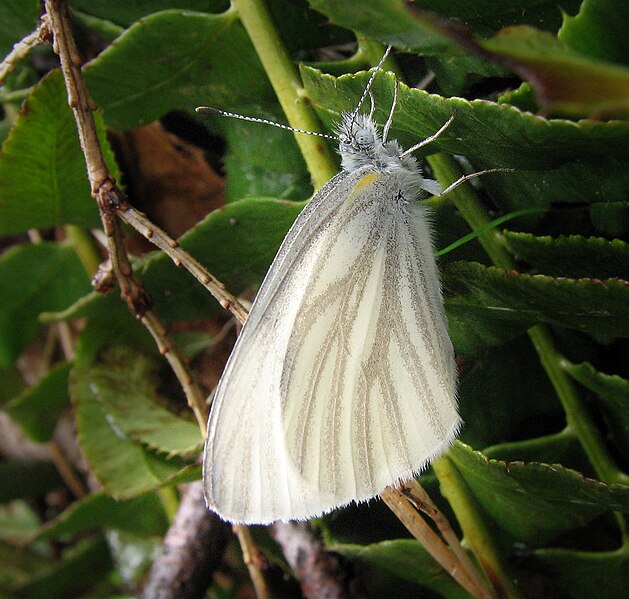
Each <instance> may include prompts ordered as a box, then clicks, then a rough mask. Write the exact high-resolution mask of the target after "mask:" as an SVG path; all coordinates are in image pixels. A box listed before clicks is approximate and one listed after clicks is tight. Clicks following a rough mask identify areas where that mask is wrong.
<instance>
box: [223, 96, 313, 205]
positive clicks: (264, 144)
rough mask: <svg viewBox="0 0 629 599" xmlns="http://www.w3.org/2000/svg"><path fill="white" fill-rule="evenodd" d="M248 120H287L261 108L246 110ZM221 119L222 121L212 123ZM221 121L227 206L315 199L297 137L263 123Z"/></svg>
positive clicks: (225, 119) (234, 120)
mask: <svg viewBox="0 0 629 599" xmlns="http://www.w3.org/2000/svg"><path fill="white" fill-rule="evenodd" d="M243 109H244V108H243ZM247 116H256V117H259V118H265V119H268V120H272V121H275V122H280V123H283V122H284V121H285V120H286V119H285V117H283V116H280V115H279V114H278V113H277V112H276V111H268V110H261V109H259V108H255V109H253V110H247ZM218 119H221V117H215V118H214V119H213V122H216V121H217V120H218ZM222 120H223V122H222V123H221V126H220V127H221V129H222V130H223V131H224V132H225V134H226V141H227V145H228V148H229V151H228V153H227V155H226V156H225V170H226V172H227V201H228V202H231V201H234V200H240V199H242V198H245V197H259V196H269V197H281V198H284V199H292V200H305V199H307V198H309V197H310V196H311V195H312V184H311V182H310V175H309V174H308V172H307V170H306V165H305V163H304V160H303V158H302V157H301V154H300V152H299V148H298V147H297V142H296V141H295V137H294V135H292V134H291V133H288V132H287V131H283V130H282V129H278V128H276V127H271V126H269V125H264V124H262V123H247V122H243V121H239V120H236V119H228V118H223V119H222ZM251 148H255V149H256V151H255V152H252V151H251Z"/></svg>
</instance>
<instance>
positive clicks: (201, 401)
mask: <svg viewBox="0 0 629 599" xmlns="http://www.w3.org/2000/svg"><path fill="white" fill-rule="evenodd" d="M141 320H142V324H143V325H144V326H145V327H146V328H147V329H148V331H149V332H150V333H151V335H152V336H153V339H155V343H156V344H157V347H158V349H159V351H160V352H161V353H162V354H163V355H164V356H165V357H166V359H167V360H168V363H169V364H170V367H171V368H172V369H173V372H174V373H175V375H176V376H177V378H178V379H179V382H180V383H181V386H182V387H183V390H184V393H185V394H186V398H187V399H188V405H189V406H190V408H191V409H192V411H193V412H194V415H195V417H196V419H197V422H198V424H199V428H200V429H201V434H202V435H203V438H204V439H205V437H206V435H207V422H206V421H207V415H206V413H205V398H204V396H203V394H202V393H201V389H199V386H198V385H197V384H196V383H195V382H194V379H193V378H192V376H191V375H190V371H189V370H188V369H187V368H186V367H185V366H184V364H185V361H186V359H185V357H184V356H183V355H182V354H181V352H180V351H179V348H178V347H177V345H176V344H175V343H174V342H173V340H172V338H171V337H170V335H169V334H168V331H167V330H166V329H165V328H164V327H163V326H162V324H161V322H160V321H159V320H158V319H157V318H156V316H155V314H154V313H153V312H152V311H150V310H149V311H147V312H145V313H144V316H142V319H141Z"/></svg>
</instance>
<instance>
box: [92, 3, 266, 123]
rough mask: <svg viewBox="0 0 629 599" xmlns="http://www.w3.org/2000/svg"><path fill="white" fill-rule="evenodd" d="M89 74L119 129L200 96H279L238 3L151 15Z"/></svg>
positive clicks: (230, 100) (231, 102)
mask: <svg viewBox="0 0 629 599" xmlns="http://www.w3.org/2000/svg"><path fill="white" fill-rule="evenodd" d="M85 80H86V82H87V85H88V88H89V90H90V93H91V94H92V96H93V97H94V100H95V101H96V103H97V105H98V106H99V108H100V109H101V110H103V112H104V115H105V120H106V122H107V125H108V126H109V127H111V128H113V129H118V130H127V129H131V128H134V127H139V126H141V125H145V124H147V123H150V122H151V121H153V120H155V119H157V118H159V117H161V116H163V115H164V114H165V113H166V112H168V111H169V110H173V109H182V110H188V111H192V110H193V109H194V108H195V107H196V106H199V105H200V104H209V105H211V106H214V107H217V108H234V109H237V107H238V105H239V104H248V103H249V101H250V99H251V98H255V99H256V101H258V102H261V103H265V102H271V103H275V100H274V96H273V95H272V91H271V87H270V85H269V82H268V79H267V77H266V75H265V73H264V71H263V70H262V68H261V66H260V62H259V60H258V58H257V56H256V54H255V52H254V50H253V47H252V45H251V42H250V41H249V38H248V37H247V35H246V34H245V31H244V29H243V28H242V25H241V24H240V21H239V20H238V16H237V13H236V12H235V11H228V12H226V13H224V14H222V15H211V14H203V13H194V12H189V11H178V10H168V11H164V12H160V13H157V14H153V15H149V16H147V17H146V18H144V19H142V20H141V21H138V22H136V23H134V24H133V25H132V26H131V27H130V28H129V29H128V30H126V31H125V32H124V33H123V34H122V35H121V36H120V37H119V38H118V39H117V40H116V41H115V42H114V43H113V44H112V45H111V46H109V47H108V48H107V49H106V50H105V51H103V52H102V53H101V54H100V55H99V56H98V57H97V58H96V59H94V60H93V61H92V62H91V63H90V64H89V66H87V67H86V69H85ZM226 82H229V84H227V83H226Z"/></svg>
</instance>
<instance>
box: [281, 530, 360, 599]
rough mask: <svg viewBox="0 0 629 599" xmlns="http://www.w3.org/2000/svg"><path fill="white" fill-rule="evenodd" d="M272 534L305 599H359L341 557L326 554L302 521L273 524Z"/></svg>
mask: <svg viewBox="0 0 629 599" xmlns="http://www.w3.org/2000/svg"><path fill="white" fill-rule="evenodd" d="M271 533H272V535H273V537H274V538H275V540H276V541H277V542H278V543H279V544H280V545H281V547H282V550H283V551H284V556H285V557H286V561H288V563H289V564H290V566H291V568H292V569H293V572H294V573H295V576H296V577H297V579H298V580H299V583H300V585H301V590H302V593H303V595H304V597H306V599H361V597H363V595H362V594H361V593H359V592H358V591H357V589H356V588H355V587H356V584H355V581H353V580H352V577H351V575H350V573H349V572H348V571H347V569H346V567H345V563H344V562H343V560H342V558H341V557H340V556H338V555H336V554H334V553H332V552H330V551H328V550H327V549H326V548H325V547H324V546H323V543H322V542H321V539H320V538H319V537H318V536H317V534H316V533H315V532H314V531H313V530H312V529H311V528H310V527H309V526H308V525H307V524H305V523H304V522H276V523H275V524H274V525H273V526H272V527H271Z"/></svg>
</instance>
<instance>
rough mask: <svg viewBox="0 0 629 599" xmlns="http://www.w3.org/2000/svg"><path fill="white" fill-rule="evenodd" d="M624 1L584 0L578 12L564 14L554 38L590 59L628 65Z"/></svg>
mask: <svg viewBox="0 0 629 599" xmlns="http://www.w3.org/2000/svg"><path fill="white" fill-rule="evenodd" d="M626 10H627V5H626V3H625V2H624V0H602V1H601V0H584V2H583V4H582V5H581V8H580V10H579V14H577V15H576V16H574V17H571V16H570V15H566V14H564V16H563V25H562V27H561V29H560V30H559V31H558V33H557V37H558V38H559V39H560V40H561V41H562V42H564V43H565V44H566V45H567V46H570V47H571V48H572V49H573V50H576V51H577V52H580V53H581V54H584V55H585V56H589V57H590V58H594V59H598V60H605V61H608V62H618V63H622V64H625V65H626V64H629V40H628V39H627V28H626V23H625V21H624V19H622V18H618V17H619V15H623V14H625V15H626V12H625V11H626Z"/></svg>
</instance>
